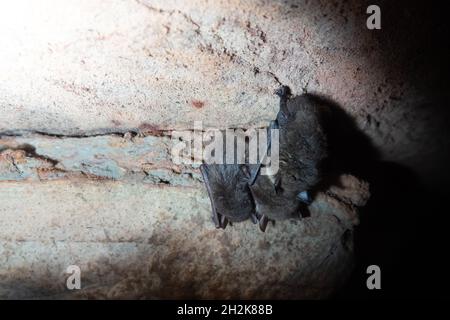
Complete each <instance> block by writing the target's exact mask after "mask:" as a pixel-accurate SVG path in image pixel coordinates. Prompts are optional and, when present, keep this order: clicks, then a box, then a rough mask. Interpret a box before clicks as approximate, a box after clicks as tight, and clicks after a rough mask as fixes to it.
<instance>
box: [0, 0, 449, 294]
mask: <svg viewBox="0 0 450 320" xmlns="http://www.w3.org/2000/svg"><path fill="white" fill-rule="evenodd" d="M368 4H370V3H368V2H366V1H357V0H351V1H325V0H319V1H306V0H305V1H300V0H299V1H296V0H287V1H282V0H275V1H270V0H252V1H240V0H220V1H207V0H193V1H187V0H186V1H183V0H164V1H162V0H152V1H150V0H148V1H147V0H120V1H116V0H114V1H113V0H82V1H78V0H77V1H74V0H66V1H58V0H40V1H34V0H18V1H3V2H2V3H1V4H0V47H1V48H2V49H1V50H0V83H1V86H0V297H4V298H36V297H38V298H39V297H40V298H42V297H54V298H130V297H139V298H165V297H169V298H178V297H180V298H181V297H190V298H216V297H217V298H321V297H326V296H328V295H329V294H330V293H332V292H333V290H334V289H336V288H337V287H339V284H340V283H341V282H342V281H344V280H345V278H346V277H347V275H348V273H349V272H350V270H351V265H352V259H353V252H352V241H353V240H352V234H351V231H352V230H353V226H354V225H356V224H357V223H358V221H359V217H358V211H357V207H358V206H363V205H364V203H365V202H366V201H367V199H368V196H369V192H368V184H367V183H366V182H363V181H361V180H360V179H357V178H355V177H353V176H351V175H342V176H340V178H339V179H338V181H337V182H336V183H335V184H333V185H332V186H330V187H329V188H328V189H327V190H322V193H319V194H318V196H317V198H316V200H315V202H314V204H313V208H312V217H311V218H308V219H305V220H304V221H302V222H283V223H277V224H276V226H274V227H272V226H270V228H269V230H268V232H267V233H265V234H262V233H259V232H258V230H256V228H255V227H254V226H253V225H250V224H249V223H244V224H238V225H236V226H233V227H232V228H227V229H226V230H225V232H224V231H221V230H215V229H214V228H213V225H212V223H211V221H210V218H209V215H210V213H209V211H210V208H209V202H208V199H207V197H206V194H205V191H204V189H203V186H202V181H201V177H200V175H199V172H198V168H197V166H195V165H178V164H174V163H173V161H172V158H171V157H170V154H169V152H170V143H169V142H170V138H169V137H168V131H169V130H171V129H187V130H192V129H193V127H194V121H196V120H201V121H202V122H203V125H204V127H207V126H212V127H219V128H224V127H236V128H248V127H255V126H256V127H261V126H267V124H268V121H270V120H272V119H274V118H275V115H276V113H277V111H278V99H277V97H276V96H275V95H274V94H273V91H274V90H275V89H276V88H278V87H279V86H280V85H288V86H289V87H290V88H291V90H292V91H293V93H294V94H301V93H303V92H309V93H312V94H315V95H318V96H320V97H321V98H324V99H326V100H328V101H329V102H331V103H332V104H335V105H336V106H337V107H338V108H339V109H340V110H343V111H345V113H346V114H348V115H349V116H350V119H351V120H352V121H354V122H355V124H356V128H357V129H359V130H361V132H362V133H363V134H364V135H366V136H367V137H369V140H370V142H372V143H373V145H374V147H376V148H377V150H379V151H380V153H381V156H382V158H383V159H385V160H390V161H395V162H397V163H400V164H403V165H407V166H409V167H411V168H413V169H414V171H415V172H416V173H419V174H421V176H422V177H423V178H426V179H425V180H427V179H428V181H433V180H439V179H441V180H443V178H442V177H443V176H445V174H443V172H444V171H445V172H447V171H448V170H446V168H447V166H448V161H447V158H445V157H441V155H443V154H444V153H445V154H447V153H446V151H445V150H447V149H448V141H447V140H446V136H445V134H444V133H446V132H448V120H449V117H448V116H445V115H446V114H447V115H448V112H447V113H444V112H441V111H442V110H443V109H445V108H446V107H448V98H449V97H448V88H446V87H445V84H446V83H447V82H446V81H445V80H446V79H447V78H448V75H445V74H444V73H445V72H444V71H445V70H446V69H445V67H446V66H447V65H448V63H447V61H448V50H447V51H446V50H445V49H444V48H442V47H441V46H440V45H436V43H435V41H434V40H433V39H439V40H440V41H439V43H441V42H444V41H442V39H445V38H446V37H444V36H442V35H441V33H443V31H444V30H445V28H443V27H442V25H439V23H442V21H444V22H445V21H446V20H445V19H442V20H440V19H430V15H429V14H430V9H429V8H431V7H432V6H429V5H428V4H426V3H425V4H424V5H423V6H417V5H415V6H412V7H407V6H406V3H405V1H395V2H392V1H384V0H380V1H379V5H380V6H381V7H382V12H383V14H382V17H383V18H382V19H383V20H382V26H383V27H382V31H369V30H368V29H367V28H366V18H367V15H366V8H367V5H368ZM410 8H411V9H410ZM417 16H419V17H422V16H423V17H424V18H423V19H417ZM425 17H428V19H426V18H425ZM430 21H431V22H430ZM418 24H419V25H418ZM434 24H437V25H438V27H436V28H433V27H434ZM430 30H433V32H432V33H431V32H430ZM436 61H437V62H439V63H436ZM436 115H439V116H436ZM441 115H442V116H441ZM136 134H137V135H136ZM346 142H347V141H344V143H346ZM348 143H349V147H348V150H347V151H348V153H349V155H348V156H349V157H350V158H352V157H353V156H356V155H357V154H358V153H359V152H363V151H360V150H356V149H355V148H353V149H352V145H351V143H350V142H348ZM430 159H431V160H430ZM443 169H445V170H443ZM70 264H79V265H80V266H81V268H82V272H83V280H82V281H83V288H84V289H83V290H82V291H79V292H68V291H67V290H66V289H65V286H64V281H65V277H66V275H65V274H64V271H65V268H66V267H67V266H68V265H70ZM170 267H172V268H170Z"/></svg>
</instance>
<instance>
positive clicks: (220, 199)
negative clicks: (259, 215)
mask: <svg viewBox="0 0 450 320" xmlns="http://www.w3.org/2000/svg"><path fill="white" fill-rule="evenodd" d="M200 169H201V171H202V175H203V179H204V180H205V184H206V187H207V190H208V194H209V197H210V200H211V207H212V211H213V220H214V221H215V223H216V226H217V227H219V228H224V227H225V226H226V223H227V222H228V221H231V222H239V221H243V220H246V219H248V218H249V217H250V215H251V214H254V202H253V199H252V196H251V193H250V189H249V186H248V179H249V178H250V176H249V171H248V170H246V167H245V165H237V164H209V165H205V164H203V165H202V166H201V168H200Z"/></svg>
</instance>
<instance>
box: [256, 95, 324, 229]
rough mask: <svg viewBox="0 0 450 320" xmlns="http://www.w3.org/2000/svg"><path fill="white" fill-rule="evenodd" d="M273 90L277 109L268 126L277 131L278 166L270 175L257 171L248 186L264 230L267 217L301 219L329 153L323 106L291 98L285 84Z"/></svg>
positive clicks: (309, 100) (304, 99)
mask: <svg viewBox="0 0 450 320" xmlns="http://www.w3.org/2000/svg"><path fill="white" fill-rule="evenodd" d="M276 93H277V94H278V95H279V96H280V111H279V112H278V115H277V118H276V120H275V121H274V122H272V123H271V125H270V128H276V129H278V130H279V169H278V172H277V173H275V174H273V175H261V174H258V175H257V177H256V179H255V181H254V183H253V184H252V185H251V186H250V190H251V193H252V197H253V200H254V202H255V212H256V213H255V214H256V217H257V219H258V221H259V225H260V228H261V229H262V230H263V231H264V229H265V228H266V226H267V222H268V221H269V220H284V219H290V218H295V217H298V218H301V216H302V210H303V211H304V212H307V205H309V204H310V203H311V201H312V200H311V196H310V190H311V189H313V188H314V187H315V186H316V185H317V184H318V183H319V182H320V180H321V177H322V163H323V161H324V159H325V158H326V157H327V153H328V152H327V139H326V135H325V130H324V129H323V120H322V114H323V113H324V111H325V110H324V108H323V106H322V105H321V104H320V103H319V102H317V101H316V100H315V99H314V98H313V97H311V96H309V95H306V94H305V95H301V96H297V97H293V98H291V97H290V94H289V88H287V87H282V88H281V89H280V90H278V91H277V92H276ZM269 147H270V146H269ZM269 149H270V148H269Z"/></svg>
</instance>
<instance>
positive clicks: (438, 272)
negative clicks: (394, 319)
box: [334, 1, 450, 299]
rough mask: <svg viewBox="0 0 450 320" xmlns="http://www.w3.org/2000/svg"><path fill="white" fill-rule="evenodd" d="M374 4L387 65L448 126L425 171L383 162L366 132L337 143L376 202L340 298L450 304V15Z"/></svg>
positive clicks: (440, 7)
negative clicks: (370, 284)
mask: <svg viewBox="0 0 450 320" xmlns="http://www.w3.org/2000/svg"><path fill="white" fill-rule="evenodd" d="M374 4H377V5H379V6H380V7H381V8H382V9H381V10H382V30H379V32H378V34H377V38H378V41H380V43H382V44H383V46H384V48H386V49H385V60H386V63H388V64H390V63H392V59H391V58H392V57H397V59H398V61H399V65H398V67H399V68H400V70H401V71H402V72H404V73H405V74H406V75H407V76H408V77H409V79H410V81H411V82H412V83H414V84H416V85H417V87H418V88H420V90H421V92H422V94H423V95H424V96H425V97H426V99H427V101H429V102H430V103H428V104H426V105H419V104H418V105H417V106H415V108H429V110H428V111H431V114H432V115H433V117H435V119H439V121H442V122H441V123H443V124H444V125H443V126H441V127H440V128H439V130H436V131H434V133H433V134H434V136H433V137H432V140H431V141H435V140H438V139H439V140H441V141H444V143H443V144H441V146H440V148H439V149H438V151H437V152H434V153H431V154H430V155H426V156H424V157H423V160H422V162H421V163H420V164H419V165H420V166H421V168H426V169H425V170H423V171H422V170H417V168H410V167H408V166H407V165H404V164H402V163H396V162H390V161H385V160H380V158H379V156H378V154H377V150H376V149H373V147H372V146H371V145H370V143H369V142H368V139H365V138H364V135H363V134H362V133H361V132H359V133H358V134H356V135H355V133H354V132H352V131H351V129H349V130H347V135H345V134H344V135H342V136H341V137H340V138H339V140H341V141H345V142H344V143H341V144H340V146H339V149H340V150H341V151H342V148H344V152H342V153H343V154H346V158H345V159H342V162H339V164H340V165H342V166H347V168H348V169H349V170H350V171H352V172H354V173H356V174H358V175H359V176H361V177H362V178H364V179H366V180H367V181H369V182H370V189H371V198H370V200H369V202H368V204H367V205H366V207H365V208H363V209H362V210H361V215H360V217H361V224H360V225H359V226H358V227H357V228H356V231H355V235H354V236H355V254H356V268H355V271H354V273H353V276H352V278H351V280H350V281H349V283H348V284H347V285H346V286H345V287H344V288H343V289H342V290H341V291H339V292H338V293H337V294H336V295H335V296H334V298H335V299H346V298H356V299H364V298H450V294H449V293H448V287H449V285H450V280H449V277H448V271H449V270H450V263H449V259H448V257H447V255H448V253H449V244H450V242H449V233H448V226H449V225H450V218H449V213H450V210H449V209H448V203H447V202H446V200H447V199H449V196H450V188H449V182H450V172H449V169H448V165H449V163H450V143H449V141H450V140H449V138H450V134H449V126H448V125H450V121H449V119H450V112H449V111H450V110H449V101H450V99H449V85H450V74H449V70H450V68H449V67H450V66H449V58H450V50H449V45H448V40H449V39H450V38H449V36H450V32H449V25H448V19H447V17H446V15H447V13H448V9H447V6H446V5H445V4H444V2H438V1H432V2H426V1H378V2H377V3H374ZM429 129H430V130H433V129H435V128H429ZM358 137H359V138H358ZM417 152H421V151H419V150H417ZM419 156H422V155H419ZM419 169H420V168H419ZM371 264H376V265H378V266H380V268H381V288H382V289H381V290H368V289H367V288H366V279H367V277H368V276H369V275H367V274H366V268H367V266H369V265H371Z"/></svg>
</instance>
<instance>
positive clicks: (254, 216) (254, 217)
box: [250, 213, 258, 224]
mask: <svg viewBox="0 0 450 320" xmlns="http://www.w3.org/2000/svg"><path fill="white" fill-rule="evenodd" d="M250 219H251V220H252V222H253V224H257V223H258V217H257V216H256V215H255V214H254V213H252V214H251V215H250Z"/></svg>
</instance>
